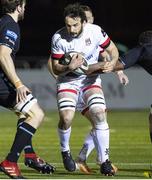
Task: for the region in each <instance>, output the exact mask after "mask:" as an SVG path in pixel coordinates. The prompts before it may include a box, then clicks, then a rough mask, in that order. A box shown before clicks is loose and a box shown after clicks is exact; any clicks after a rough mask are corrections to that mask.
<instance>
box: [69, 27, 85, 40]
mask: <svg viewBox="0 0 152 180" xmlns="http://www.w3.org/2000/svg"><path fill="white" fill-rule="evenodd" d="M82 31H83V26H81V29H80V31H79V32H78V33H70V36H71V37H72V38H77V37H79V36H80V34H81V33H82Z"/></svg>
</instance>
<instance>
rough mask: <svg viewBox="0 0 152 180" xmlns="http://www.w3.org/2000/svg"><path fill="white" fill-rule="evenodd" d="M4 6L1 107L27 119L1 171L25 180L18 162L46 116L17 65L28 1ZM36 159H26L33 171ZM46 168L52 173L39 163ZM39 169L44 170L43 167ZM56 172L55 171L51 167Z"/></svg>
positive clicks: (9, 1) (0, 47)
mask: <svg viewBox="0 0 152 180" xmlns="http://www.w3.org/2000/svg"><path fill="white" fill-rule="evenodd" d="M1 5H2V8H3V12H4V15H3V17H2V18H1V19H0V105H1V106H3V107H5V108H7V109H11V110H12V111H14V112H15V113H17V114H18V113H19V114H23V115H24V117H25V118H24V121H22V122H20V123H18V127H17V132H16V135H15V138H14V142H13V144H12V147H11V149H10V152H9V153H8V155H7V156H6V158H5V160H4V161H2V162H1V163H0V171H2V172H4V173H5V174H6V175H7V176H9V177H10V178H13V179H22V178H24V177H23V176H22V175H21V172H20V169H19V167H18V165H17V161H18V159H19V157H20V154H21V152H22V150H23V149H24V148H25V147H27V145H29V144H30V142H31V138H32V137H33V135H34V134H35V132H36V129H37V128H38V127H39V125H40V124H41V122H42V121H43V118H44V113H43V111H42V109H41V108H40V107H39V104H38V103H37V99H36V98H34V97H33V95H32V93H31V91H30V90H29V89H28V88H27V87H26V86H25V85H24V84H23V82H22V81H21V80H20V78H19V77H18V75H17V73H16V70H15V66H14V62H13V61H14V58H15V55H16V52H17V51H18V49H19V44H20V29H19V25H18V21H19V20H21V19H23V18H24V11H25V5H26V0H1ZM36 159H37V157H36V155H35V154H33V153H29V155H27V157H25V162H26V165H28V166H30V167H32V166H33V161H37V160H36ZM30 162H31V163H30ZM28 163H29V164H28ZM43 164H45V167H46V168H47V169H48V165H47V164H46V163H45V162H43V163H42V162H41V163H39V166H41V165H43ZM37 168H39V170H40V168H41V170H42V167H38V166H37ZM49 168H50V166H49ZM52 168H54V167H52V166H51V169H52ZM37 170H38V169H37Z"/></svg>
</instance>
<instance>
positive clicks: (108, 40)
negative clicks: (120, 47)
mask: <svg viewBox="0 0 152 180" xmlns="http://www.w3.org/2000/svg"><path fill="white" fill-rule="evenodd" d="M109 44H110V38H109V37H108V39H107V40H106V41H105V42H104V43H103V44H101V45H100V47H101V48H107V47H108V46H109Z"/></svg>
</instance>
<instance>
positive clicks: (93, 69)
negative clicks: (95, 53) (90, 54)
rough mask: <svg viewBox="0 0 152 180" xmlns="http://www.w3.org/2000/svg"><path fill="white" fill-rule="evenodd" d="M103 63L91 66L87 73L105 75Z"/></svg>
mask: <svg viewBox="0 0 152 180" xmlns="http://www.w3.org/2000/svg"><path fill="white" fill-rule="evenodd" d="M102 68H103V62H98V63H95V64H90V65H89V68H88V70H87V71H86V74H87V75H91V74H101V73H103V69H102Z"/></svg>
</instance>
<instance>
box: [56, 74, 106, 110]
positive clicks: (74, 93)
mask: <svg viewBox="0 0 152 180" xmlns="http://www.w3.org/2000/svg"><path fill="white" fill-rule="evenodd" d="M94 87H98V88H100V89H102V88H101V78H100V76H90V77H85V78H80V79H76V80H74V79H72V80H69V79H68V81H67V79H65V81H64V79H62V82H61V81H58V82H57V94H58V96H57V102H58V107H59V109H60V110H61V109H63V110H64V109H65V108H67V109H69V108H68V107H70V106H71V109H73V110H74V111H75V109H77V110H78V111H80V112H82V111H84V110H85V109H88V107H87V104H86V103H85V101H84V94H85V91H86V89H87V88H94ZM63 93H64V103H63V101H62V102H61V101H60V99H61V98H60V97H59V96H61V94H63ZM69 96H71V97H72V99H74V101H75V102H72V101H71V102H69ZM103 98H104V96H103ZM104 102H105V101H104ZM61 103H62V107H61V105H60V104H61Z"/></svg>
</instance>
